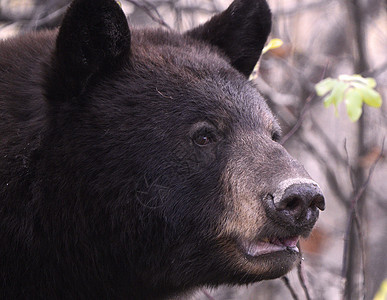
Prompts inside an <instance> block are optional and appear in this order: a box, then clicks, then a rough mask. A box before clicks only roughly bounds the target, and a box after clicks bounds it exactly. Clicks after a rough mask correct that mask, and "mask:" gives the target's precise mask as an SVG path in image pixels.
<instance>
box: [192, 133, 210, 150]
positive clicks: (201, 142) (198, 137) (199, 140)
mask: <svg viewBox="0 0 387 300" xmlns="http://www.w3.org/2000/svg"><path fill="white" fill-rule="evenodd" d="M193 141H194V143H195V144H196V145H198V146H207V145H209V144H212V143H213V142H215V136H214V135H213V134H212V133H211V132H209V131H208V130H200V131H199V132H197V133H196V134H195V135H194V136H193Z"/></svg>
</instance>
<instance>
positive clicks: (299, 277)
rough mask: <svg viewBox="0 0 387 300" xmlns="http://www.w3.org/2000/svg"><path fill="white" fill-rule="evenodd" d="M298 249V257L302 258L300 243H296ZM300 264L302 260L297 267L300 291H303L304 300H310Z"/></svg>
mask: <svg viewBox="0 0 387 300" xmlns="http://www.w3.org/2000/svg"><path fill="white" fill-rule="evenodd" d="M298 249H299V250H300V256H301V257H302V250H301V246H300V242H298ZM302 262H303V259H301V260H300V263H299V264H298V266H297V274H298V280H299V281H300V284H301V286H302V289H303V290H304V293H305V297H306V299H307V300H311V299H312V298H311V297H310V294H309V288H308V286H307V283H306V280H305V275H304V268H303V266H302Z"/></svg>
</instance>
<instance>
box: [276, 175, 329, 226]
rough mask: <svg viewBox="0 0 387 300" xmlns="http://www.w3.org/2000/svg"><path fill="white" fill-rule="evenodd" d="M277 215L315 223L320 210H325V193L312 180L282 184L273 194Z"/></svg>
mask: <svg viewBox="0 0 387 300" xmlns="http://www.w3.org/2000/svg"><path fill="white" fill-rule="evenodd" d="M273 202H274V206H275V208H276V211H277V213H279V214H282V215H284V217H287V218H289V217H290V218H292V219H294V221H306V222H314V221H315V220H316V219H317V216H318V214H317V213H318V209H320V210H324V209H325V200H324V196H323V193H322V191H321V189H320V187H319V186H318V184H317V183H316V182H314V181H313V180H310V179H296V180H286V181H284V182H281V183H280V185H279V187H278V189H277V191H276V192H275V193H274V194H273Z"/></svg>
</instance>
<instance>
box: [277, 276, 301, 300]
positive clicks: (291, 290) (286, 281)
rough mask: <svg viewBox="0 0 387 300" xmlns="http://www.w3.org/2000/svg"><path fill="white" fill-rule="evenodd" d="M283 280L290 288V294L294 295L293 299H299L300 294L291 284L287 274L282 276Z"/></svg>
mask: <svg viewBox="0 0 387 300" xmlns="http://www.w3.org/2000/svg"><path fill="white" fill-rule="evenodd" d="M281 280H282V281H283V282H284V283H285V286H286V287H287V288H288V290H289V292H290V294H291V295H292V298H293V300H298V296H297V294H296V292H295V291H294V289H293V288H292V286H291V285H290V282H289V279H288V277H286V276H282V277H281Z"/></svg>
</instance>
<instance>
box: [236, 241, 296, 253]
mask: <svg viewBox="0 0 387 300" xmlns="http://www.w3.org/2000/svg"><path fill="white" fill-rule="evenodd" d="M299 239H300V236H293V237H285V238H278V237H275V238H264V239H260V240H258V241H253V242H244V243H243V245H242V246H243V248H244V250H245V253H246V255H247V256H250V257H257V256H261V255H264V254H270V253H274V252H279V251H285V250H287V251H290V252H295V253H298V252H300V250H299V249H298V247H297V243H298V241H299Z"/></svg>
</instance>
